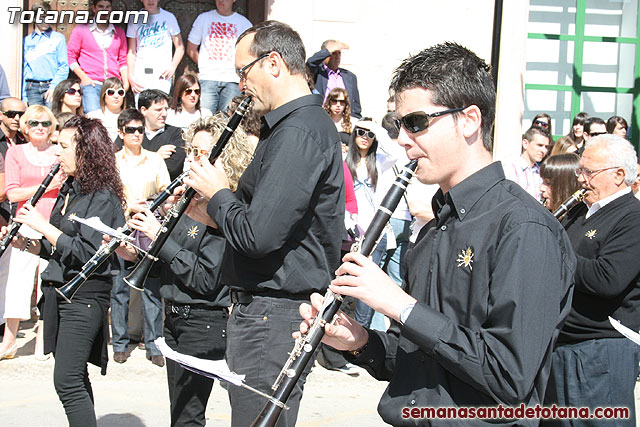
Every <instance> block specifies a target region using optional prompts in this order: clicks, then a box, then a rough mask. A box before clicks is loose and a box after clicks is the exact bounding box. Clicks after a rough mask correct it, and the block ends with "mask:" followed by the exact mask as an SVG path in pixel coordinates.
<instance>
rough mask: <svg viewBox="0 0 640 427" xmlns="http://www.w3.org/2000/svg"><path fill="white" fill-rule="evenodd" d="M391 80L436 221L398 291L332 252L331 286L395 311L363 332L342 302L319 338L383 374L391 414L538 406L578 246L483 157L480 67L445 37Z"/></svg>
mask: <svg viewBox="0 0 640 427" xmlns="http://www.w3.org/2000/svg"><path fill="white" fill-rule="evenodd" d="M391 91H392V92H393V93H395V94H396V95H395V96H396V117H397V124H398V125H399V126H400V129H399V135H398V142H399V143H400V144H401V145H402V146H403V147H404V148H405V150H406V152H407V156H408V157H409V158H411V159H418V169H417V172H416V173H417V177H418V179H419V180H420V181H421V182H423V183H425V184H438V185H439V186H440V189H439V190H438V192H437V193H436V195H435V196H434V198H433V201H432V206H433V211H434V213H435V219H434V220H432V221H431V222H429V223H428V224H427V225H426V226H424V227H423V228H422V230H421V231H420V234H419V235H418V238H417V241H416V243H415V246H414V247H413V248H412V249H411V251H410V253H409V254H408V255H407V258H406V263H407V272H406V274H405V283H404V285H405V286H404V288H401V287H398V286H397V285H396V284H395V283H394V282H393V281H392V280H391V279H390V278H389V277H388V276H387V275H385V274H384V273H383V272H382V271H381V270H380V269H379V268H378V267H377V266H376V265H375V264H373V262H372V261H371V260H369V259H368V258H366V257H364V256H362V255H360V254H347V255H346V256H345V258H343V260H344V261H346V262H345V263H344V264H342V266H340V268H339V269H338V270H337V271H336V276H337V278H336V279H335V280H333V282H332V285H331V287H330V288H331V289H332V290H333V291H335V292H337V293H339V294H342V295H351V296H353V297H355V298H359V299H362V300H363V302H365V303H366V304H367V305H369V306H370V307H372V308H373V309H375V310H376V311H379V312H381V313H383V314H385V315H386V316H388V317H389V318H391V319H392V320H393V322H392V326H391V328H390V329H389V331H387V332H380V331H372V330H369V329H365V328H363V327H361V326H360V325H358V324H357V323H356V322H353V321H352V320H350V319H349V318H347V317H346V316H345V315H344V314H343V313H340V314H339V317H338V319H337V321H336V323H334V324H333V325H329V326H325V331H326V334H325V336H324V338H323V342H325V343H326V344H328V345H332V346H334V347H335V348H337V349H340V350H343V352H344V353H343V354H345V355H346V356H347V359H348V360H349V361H350V362H351V363H355V364H358V365H361V366H363V367H365V368H366V369H367V371H369V372H370V373H371V374H372V375H374V377H376V378H378V379H381V380H387V381H390V383H389V386H388V388H387V390H386V392H385V393H384V395H383V396H382V400H381V401H380V404H379V405H378V411H379V413H380V415H381V416H382V418H383V419H384V421H385V422H387V423H389V424H392V425H418V424H419V425H426V424H430V425H431V424H433V425H450V423H451V421H450V420H440V421H439V420H438V419H436V418H434V417H433V416H432V417H430V419H429V420H428V421H425V418H429V416H425V415H421V414H422V411H421V410H420V408H425V407H430V408H447V407H449V408H451V407H453V408H456V407H457V408H460V407H466V408H467V409H468V408H469V407H473V408H479V407H496V406H498V405H500V404H501V405H503V406H504V407H507V408H513V407H516V406H519V405H520V404H524V405H527V406H529V407H531V406H535V405H536V404H542V400H543V397H544V392H545V389H546V383H547V378H548V375H549V371H550V369H551V353H552V349H553V345H554V342H555V340H556V338H557V336H558V334H559V332H560V327H561V325H562V323H563V321H564V318H565V317H566V316H567V314H568V312H569V309H570V301H571V296H572V290H573V288H572V280H573V273H574V270H575V256H574V255H573V251H572V250H571V245H570V242H569V240H568V237H567V235H566V233H565V232H564V230H563V229H562V226H561V225H560V223H559V222H558V221H557V220H555V218H553V216H551V215H549V213H548V211H546V210H545V208H544V207H543V206H542V205H541V204H540V203H538V202H536V201H535V200H534V199H533V198H532V197H530V196H529V195H528V194H527V193H526V192H525V191H524V190H523V189H522V188H521V187H520V186H518V185H517V184H516V183H514V182H512V181H509V180H506V179H505V177H504V173H503V171H502V166H501V165H500V163H499V162H493V161H492V156H491V149H492V140H491V131H492V126H493V121H494V116H495V87H494V85H493V82H492V80H491V74H490V71H489V66H488V65H487V64H486V63H485V62H484V61H483V60H481V59H480V58H478V57H477V56H476V55H475V54H474V53H473V52H471V51H469V50H467V49H466V48H464V47H462V46H460V45H457V44H455V43H444V44H441V45H437V46H434V47H431V48H429V49H426V50H424V51H422V52H420V53H419V54H417V55H415V56H412V57H409V58H408V59H406V60H405V61H404V62H403V63H402V64H401V65H400V66H399V68H398V69H397V70H396V71H395V73H394V76H393V78H392V82H391ZM639 234H640V233H639ZM404 289H406V290H407V291H406V292H405V290H404ZM407 292H408V293H407ZM311 301H312V304H313V307H314V308H313V310H312V307H310V306H309V305H306V304H305V305H303V306H302V307H301V309H300V312H301V314H302V315H303V317H304V318H305V319H306V321H305V322H304V323H303V324H302V325H301V328H300V329H301V332H305V331H306V330H307V329H308V324H309V323H308V322H309V321H310V319H311V318H312V316H313V315H315V310H317V309H318V308H319V307H320V305H319V304H320V303H321V301H322V297H321V296H320V295H313V296H312V299H311ZM515 416H516V414H514V413H513V412H512V413H511V415H510V416H509V414H503V415H502V416H496V418H514V417H515ZM417 419H419V421H418V420H417ZM491 421H492V422H502V423H503V424H508V425H513V424H514V423H515V424H518V425H536V424H537V423H538V420H531V419H518V420H517V421H515V422H514V420H513V419H512V420H499V419H495V420H493V419H492V420H491ZM471 423H473V424H478V422H477V421H473V422H471Z"/></svg>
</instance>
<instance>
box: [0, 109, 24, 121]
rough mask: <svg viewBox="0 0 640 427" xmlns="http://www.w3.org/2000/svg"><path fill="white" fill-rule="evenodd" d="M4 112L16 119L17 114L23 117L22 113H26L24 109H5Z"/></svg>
mask: <svg viewBox="0 0 640 427" xmlns="http://www.w3.org/2000/svg"><path fill="white" fill-rule="evenodd" d="M2 114H4V115H5V116H7V117H9V118H10V119H15V117H16V116H18V117H22V115H23V114H24V111H16V110H9V111H3V112H2Z"/></svg>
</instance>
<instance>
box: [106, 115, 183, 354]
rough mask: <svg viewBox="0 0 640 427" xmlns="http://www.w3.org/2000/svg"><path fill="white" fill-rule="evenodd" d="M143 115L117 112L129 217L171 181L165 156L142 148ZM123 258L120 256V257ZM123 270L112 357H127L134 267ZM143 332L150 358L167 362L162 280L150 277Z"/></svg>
mask: <svg viewBox="0 0 640 427" xmlns="http://www.w3.org/2000/svg"><path fill="white" fill-rule="evenodd" d="M144 120H145V119H144V116H143V115H142V113H140V112H139V111H138V110H134V109H128V110H124V111H123V112H122V113H120V115H119V116H118V134H119V137H120V140H121V141H122V144H123V147H122V149H121V150H120V151H118V152H117V153H116V163H117V165H118V170H119V171H120V178H121V179H122V185H123V187H124V188H123V189H124V196H125V199H126V202H127V210H126V211H125V217H126V219H129V218H130V217H131V216H133V214H135V213H136V212H140V211H142V210H144V209H145V207H146V201H147V199H148V198H150V197H151V196H154V195H156V194H158V193H160V192H161V191H163V190H164V189H165V188H166V187H167V185H169V183H170V182H171V180H170V179H169V171H168V170H167V166H166V165H165V162H164V160H163V159H162V157H161V156H160V155H159V154H157V153H154V152H153V151H149V150H147V149H145V148H143V146H142V144H143V140H144V137H145V126H144ZM119 262H121V260H119ZM121 267H122V268H121V270H120V274H119V275H118V276H117V277H115V278H114V280H113V288H112V290H111V333H112V336H113V339H112V342H113V360H114V361H115V362H117V363H124V362H126V361H127V358H128V355H127V345H128V344H129V334H128V326H127V325H128V312H129V296H130V289H131V288H130V286H129V285H127V284H126V283H125V282H124V280H123V279H124V278H125V277H126V276H127V275H128V274H129V273H131V269H127V268H124V267H125V266H124V263H122V262H121ZM142 306H143V311H142V313H143V317H144V319H143V324H142V329H143V334H144V340H145V347H146V351H147V358H148V359H149V360H150V361H151V363H153V364H154V365H157V366H160V367H162V366H164V358H163V357H162V355H161V354H160V351H159V350H158V349H157V347H156V345H155V343H153V340H154V339H156V338H157V337H159V336H162V300H161V297H160V280H159V278H158V277H148V278H147V280H146V282H145V288H144V292H143V294H142Z"/></svg>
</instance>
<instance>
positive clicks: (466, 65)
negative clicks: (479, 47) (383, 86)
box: [389, 42, 496, 151]
mask: <svg viewBox="0 0 640 427" xmlns="http://www.w3.org/2000/svg"><path fill="white" fill-rule="evenodd" d="M415 88H422V89H426V90H428V91H430V92H431V96H432V100H431V101H432V102H433V103H434V104H437V105H442V106H443V107H446V108H466V107H469V106H470V105H476V106H477V107H478V108H479V109H480V113H481V114H482V125H481V132H482V140H483V144H484V147H485V148H486V149H487V150H488V151H491V150H492V145H493V143H492V130H493V123H494V120H495V116H496V88H495V85H494V84H493V80H492V78H491V67H489V65H487V63H486V62H485V61H483V60H482V59H480V58H479V57H478V56H477V55H476V54H475V53H473V52H472V51H470V50H469V49H467V48H465V47H463V46H460V45H459V44H457V43H453V42H446V43H442V44H438V45H435V46H432V47H430V48H428V49H425V50H423V51H422V52H420V53H418V54H417V55H413V56H410V57H409V58H407V59H405V60H404V61H403V62H402V64H400V66H399V67H398V68H397V69H396V70H395V72H394V73H393V77H392V80H391V85H390V86H389V89H390V90H391V92H392V93H395V94H396V97H397V96H398V95H400V93H401V92H402V91H405V90H409V89H415ZM453 117H454V119H457V117H458V115H457V113H454V114H453Z"/></svg>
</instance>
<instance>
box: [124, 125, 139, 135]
mask: <svg viewBox="0 0 640 427" xmlns="http://www.w3.org/2000/svg"><path fill="white" fill-rule="evenodd" d="M123 130H124V133H126V134H127V135H132V134H134V133H136V131H138V133H139V134H140V135H142V134H144V126H125V127H124V129H123Z"/></svg>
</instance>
